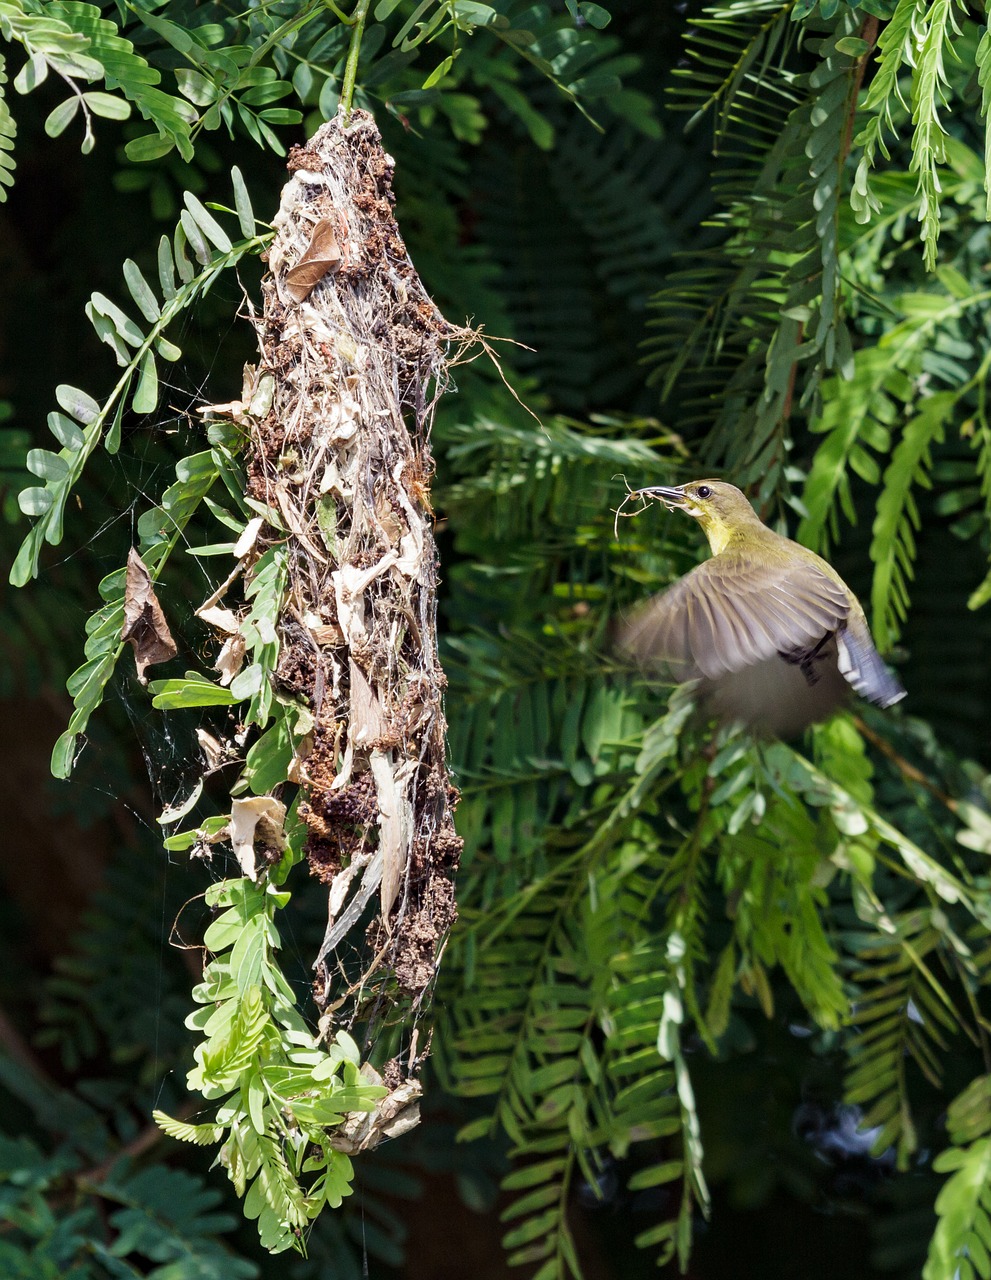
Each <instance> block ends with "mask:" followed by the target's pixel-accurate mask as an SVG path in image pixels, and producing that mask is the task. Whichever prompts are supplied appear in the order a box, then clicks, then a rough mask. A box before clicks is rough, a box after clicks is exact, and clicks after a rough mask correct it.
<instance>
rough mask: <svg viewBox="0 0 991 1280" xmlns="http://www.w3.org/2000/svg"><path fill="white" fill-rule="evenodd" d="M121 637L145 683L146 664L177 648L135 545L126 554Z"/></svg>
mask: <svg viewBox="0 0 991 1280" xmlns="http://www.w3.org/2000/svg"><path fill="white" fill-rule="evenodd" d="M120 637H121V639H122V640H126V641H128V643H129V644H130V645H131V646H132V648H133V649H134V664H135V667H136V668H137V672H138V679H139V680H140V681H141V683H142V684H147V683H148V677H147V676H146V675H145V668H146V667H150V666H152V665H153V664H154V663H156V662H168V661H169V659H170V658H174V657H175V656H176V654H177V653H178V652H179V650H178V649H177V648H176V642H175V641H174V640H173V639H172V632H171V631H170V630H169V626H168V623H167V622H166V621H165V614H164V613H163V612H162V606H161V605H160V604H159V603H158V597H157V596H156V595H155V589H154V587H153V586H152V581H151V574H150V573H149V572H148V570H147V568H146V567H145V563H144V561H143V560H142V559H141V557H140V556H139V555H138V553H137V551H136V550H135V548H134V547H132V548H131V550H130V551H129V552H128V556H127V575H126V578H125V583H124V628H123V630H122V631H121V633H120Z"/></svg>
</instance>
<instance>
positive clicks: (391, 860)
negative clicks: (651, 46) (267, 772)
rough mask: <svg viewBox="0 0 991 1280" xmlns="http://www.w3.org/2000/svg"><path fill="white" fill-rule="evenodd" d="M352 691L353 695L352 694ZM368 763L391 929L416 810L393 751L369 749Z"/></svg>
mask: <svg viewBox="0 0 991 1280" xmlns="http://www.w3.org/2000/svg"><path fill="white" fill-rule="evenodd" d="M353 696H354V695H353V692H352V697H353ZM368 767H369V769H370V770H371V774H372V777H373V778H374V780H375V794H376V797H377V799H378V807H379V852H380V853H381V855H382V888H381V891H380V894H379V897H380V901H381V903H382V923H383V924H384V925H385V927H386V929H387V930H388V929H389V927H390V926H389V916H390V914H391V912H392V908H393V906H394V905H395V902H396V898H397V897H398V895H399V885H400V882H401V880H402V878H403V875H404V874H405V871H406V861H407V857H408V851H409V847H410V833H411V831H412V827H413V810H412V806H411V805H410V802H409V800H408V799H407V797H406V794H405V792H404V790H403V781H404V779H403V780H401V779H400V777H399V776H398V775H399V774H401V773H402V772H404V771H405V766H400V767H399V768H398V769H397V768H396V765H395V762H394V760H393V758H392V752H391V751H390V752H384V751H375V750H373V751H372V752H370V753H369V757H368Z"/></svg>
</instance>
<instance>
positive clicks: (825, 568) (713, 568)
mask: <svg viewBox="0 0 991 1280" xmlns="http://www.w3.org/2000/svg"><path fill="white" fill-rule="evenodd" d="M632 496H633V497H640V498H657V499H659V500H660V501H661V502H663V503H664V504H665V506H667V507H670V508H674V509H677V510H679V511H684V512H685V513H686V514H687V515H690V516H692V517H693V518H694V519H696V520H697V521H698V522H699V524H700V525H701V526H702V529H703V532H704V533H705V535H706V538H707V539H708V541H709V546H710V548H711V550H712V556H711V558H710V559H708V560H706V561H704V562H703V563H702V564H700V565H698V566H697V567H696V568H694V569H692V570H691V572H690V573H687V574H686V575H685V576H684V577H683V578H681V579H679V580H678V581H677V582H676V583H675V584H674V585H673V586H672V587H669V588H668V590H667V591H664V592H662V593H661V594H660V595H658V596H655V597H654V598H653V599H652V600H650V601H648V602H647V604H646V605H644V606H643V607H642V608H641V609H640V610H639V611H637V612H636V613H635V614H634V615H633V616H632V617H631V618H629V619H628V620H627V622H626V623H625V624H624V625H623V627H622V628H621V632H620V635H619V647H620V649H621V650H622V651H624V652H625V653H627V654H628V655H629V656H630V657H632V658H633V659H635V660H636V661H637V663H638V664H639V665H640V666H641V667H643V668H645V669H647V670H654V671H656V672H658V673H659V674H663V675H664V676H666V677H667V678H668V679H671V680H673V681H674V682H676V683H681V682H683V681H686V680H698V681H699V688H698V693H697V698H698V701H699V702H700V704H701V705H702V706H703V707H704V709H705V710H706V711H707V712H708V713H709V714H710V715H712V716H715V717H716V718H717V719H718V720H720V721H722V722H724V723H727V722H731V721H736V722H739V723H742V724H743V725H745V726H747V727H748V728H749V729H750V730H751V731H752V732H754V733H755V734H757V735H759V736H761V737H779V738H790V737H794V736H795V735H797V734H799V733H801V732H802V731H803V730H804V729H806V728H807V727H808V726H809V725H810V724H814V723H815V722H816V721H819V720H825V719H827V718H828V717H829V716H830V715H832V713H833V712H834V711H836V710H837V709H838V708H839V707H840V706H841V705H842V704H843V703H844V702H845V701H846V699H847V698H848V696H849V692H850V689H851V688H852V689H854V690H856V692H857V693H859V694H860V696H861V697H863V698H866V699H867V700H868V701H870V702H873V703H876V704H877V705H878V706H879V707H889V706H891V705H892V704H893V703H895V702H898V700H899V699H900V698H903V697H904V696H905V690H904V689H903V688H902V686H901V684H900V683H899V682H898V680H897V679H896V678H895V677H894V676H893V675H892V674H891V672H890V671H889V670H888V668H887V667H886V666H885V664H884V662H883V661H882V659H881V656H880V654H879V653H878V651H877V649H875V647H874V642H873V640H872V639H871V633H870V629H869V628H868V625H867V619H866V617H865V616H864V611H863V609H862V608H861V607H860V604H859V602H858V601H857V598H856V596H855V595H854V594H853V592H852V591H851V590H850V588H849V587H848V586H847V585H846V583H845V582H844V581H843V579H842V578H841V577H840V575H839V574H838V573H837V572H836V570H835V569H834V568H833V567H832V566H831V565H829V564H827V563H826V561H825V560H823V559H822V557H821V556H817V555H816V554H815V552H813V551H810V550H809V549H808V548H807V547H803V546H801V545H800V544H799V543H797V542H793V541H792V540H791V539H790V538H784V537H782V536H781V535H780V534H778V533H775V532H774V530H773V529H769V528H768V527H767V526H766V525H765V524H764V523H763V522H762V521H761V520H760V517H759V516H758V515H757V513H756V512H755V511H754V509H753V507H752V506H751V505H750V503H749V501H748V500H747V498H746V496H745V495H744V494H743V493H741V491H740V490H739V489H737V488H736V487H735V486H734V485H731V484H726V483H725V482H724V481H721V480H693V481H692V482H691V483H690V484H684V485H679V486H677V487H667V486H664V485H655V486H652V487H650V488H646V489H640V490H638V491H636V492H635V493H634V494H633V495H632Z"/></svg>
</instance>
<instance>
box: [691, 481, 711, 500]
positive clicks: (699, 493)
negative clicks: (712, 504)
mask: <svg viewBox="0 0 991 1280" xmlns="http://www.w3.org/2000/svg"><path fill="white" fill-rule="evenodd" d="M695 496H696V497H698V498H711V497H712V490H711V489H710V488H709V486H708V485H707V484H700V485H699V487H698V488H697V489H696V490H695Z"/></svg>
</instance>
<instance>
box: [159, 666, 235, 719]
mask: <svg viewBox="0 0 991 1280" xmlns="http://www.w3.org/2000/svg"><path fill="white" fill-rule="evenodd" d="M148 688H149V689H150V691H151V693H152V694H153V697H152V704H151V705H152V706H153V707H155V708H156V709H157V710H158V711H174V710H177V709H179V708H181V707H229V706H233V704H234V703H235V702H239V701H240V699H239V698H236V697H235V696H234V694H233V693H232V692H231V691H230V689H224V688H222V687H221V686H220V685H219V684H215V683H214V682H213V681H212V680H206V679H204V678H203V677H202V676H199V675H197V674H196V673H195V672H190V673H188V674H187V675H186V676H185V677H184V678H183V679H181V680H153V681H152V682H151V683H150V684H149V686H148Z"/></svg>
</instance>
